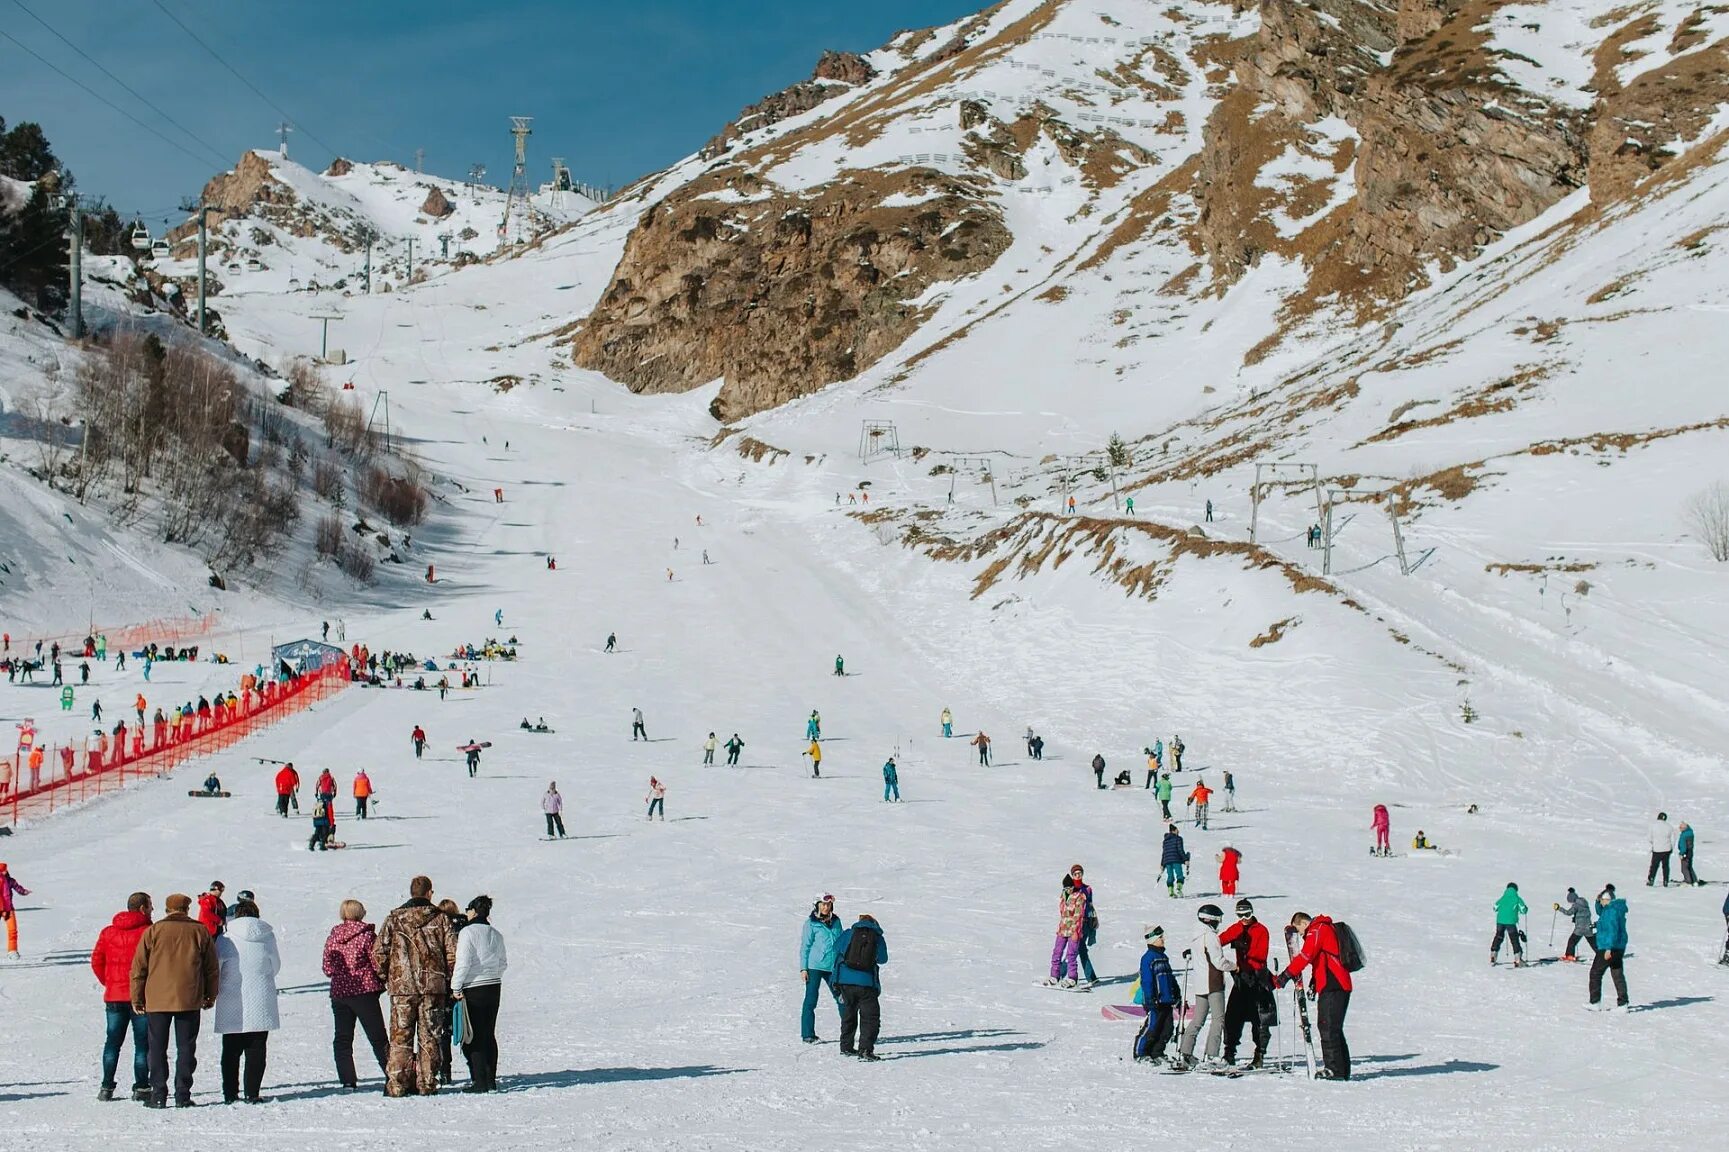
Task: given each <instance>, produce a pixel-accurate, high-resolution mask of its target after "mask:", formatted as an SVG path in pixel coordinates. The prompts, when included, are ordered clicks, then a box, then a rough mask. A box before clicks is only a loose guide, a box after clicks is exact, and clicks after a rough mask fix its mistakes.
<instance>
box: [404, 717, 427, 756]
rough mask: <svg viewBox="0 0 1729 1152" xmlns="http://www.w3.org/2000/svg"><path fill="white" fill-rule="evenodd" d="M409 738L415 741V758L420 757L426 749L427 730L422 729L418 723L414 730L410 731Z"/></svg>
mask: <svg viewBox="0 0 1729 1152" xmlns="http://www.w3.org/2000/svg"><path fill="white" fill-rule="evenodd" d="M408 738H409V739H410V740H412V741H414V758H415V759H416V760H418V759H420V754H421V753H422V752H424V751H426V733H425V731H424V730H422V729H421V727H420V725H418V724H416V725H415V726H414V731H413V732H411V733H409V735H408Z"/></svg>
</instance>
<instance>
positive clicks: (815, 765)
mask: <svg viewBox="0 0 1729 1152" xmlns="http://www.w3.org/2000/svg"><path fill="white" fill-rule="evenodd" d="M804 754H805V755H806V756H809V757H810V774H811V778H812V779H815V780H820V779H822V742H821V741H820V740H812V741H811V742H810V747H809V748H806V749H805V750H804Z"/></svg>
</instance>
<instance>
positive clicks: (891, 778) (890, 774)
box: [883, 756, 901, 804]
mask: <svg viewBox="0 0 1729 1152" xmlns="http://www.w3.org/2000/svg"><path fill="white" fill-rule="evenodd" d="M890 792H893V793H894V798H895V802H896V803H897V804H898V803H899V802H900V798H901V775H900V772H899V771H898V770H897V769H896V768H895V758H894V757H893V756H890V757H889V758H888V762H887V763H885V764H884V765H883V803H885V804H886V803H888V799H889V793H890Z"/></svg>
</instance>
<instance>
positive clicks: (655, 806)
mask: <svg viewBox="0 0 1729 1152" xmlns="http://www.w3.org/2000/svg"><path fill="white" fill-rule="evenodd" d="M643 799H644V800H646V801H648V819H650V820H653V819H654V817H655V813H657V812H658V813H659V814H660V819H661V822H662V823H665V822H666V785H665V784H662V783H661V782H660V781H659V780H657V779H655V778H654V777H653V776H650V777H649V778H648V795H647V796H644V797H643Z"/></svg>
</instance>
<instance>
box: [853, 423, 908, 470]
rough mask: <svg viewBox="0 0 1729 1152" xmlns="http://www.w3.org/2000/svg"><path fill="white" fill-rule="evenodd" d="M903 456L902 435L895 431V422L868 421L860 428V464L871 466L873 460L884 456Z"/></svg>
mask: <svg viewBox="0 0 1729 1152" xmlns="http://www.w3.org/2000/svg"><path fill="white" fill-rule="evenodd" d="M900 454H901V437H900V433H899V432H898V431H896V430H895V423H894V421H893V420H866V421H864V423H863V424H862V425H861V426H860V427H859V434H858V458H859V461H860V463H863V464H869V463H870V462H871V461H872V460H876V459H879V458H881V457H883V456H899V455H900Z"/></svg>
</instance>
